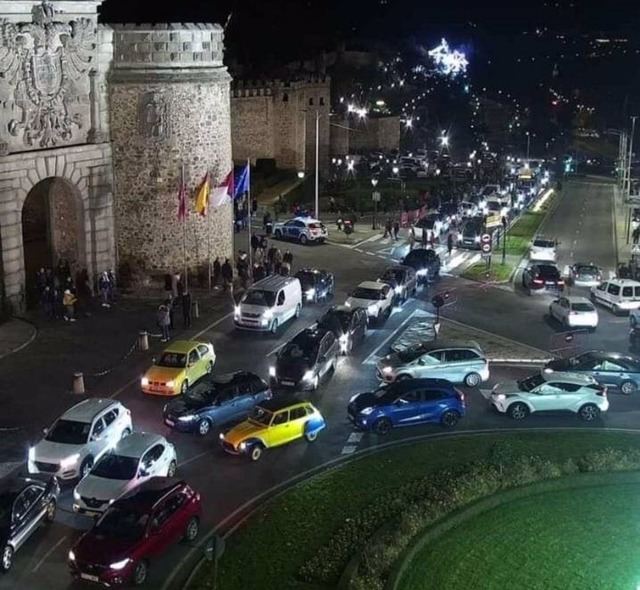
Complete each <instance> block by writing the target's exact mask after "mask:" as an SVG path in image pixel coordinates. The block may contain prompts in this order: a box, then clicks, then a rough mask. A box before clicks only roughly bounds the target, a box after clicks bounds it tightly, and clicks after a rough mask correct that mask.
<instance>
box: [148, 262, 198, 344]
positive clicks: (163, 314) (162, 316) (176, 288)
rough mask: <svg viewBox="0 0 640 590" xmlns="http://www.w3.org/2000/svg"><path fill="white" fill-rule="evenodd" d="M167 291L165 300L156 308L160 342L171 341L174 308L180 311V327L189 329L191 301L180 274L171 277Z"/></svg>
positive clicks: (191, 310)
mask: <svg viewBox="0 0 640 590" xmlns="http://www.w3.org/2000/svg"><path fill="white" fill-rule="evenodd" d="M166 287H168V288H167V290H168V291H169V296H168V297H167V299H166V300H165V301H164V302H163V303H161V304H160V305H159V306H158V311H157V318H156V319H157V323H158V326H159V327H160V330H161V332H162V338H161V341H162V342H168V341H169V340H170V339H171V331H172V330H173V329H174V321H173V320H174V317H173V316H174V312H175V310H176V308H180V309H181V311H182V325H183V327H184V328H185V329H187V328H190V327H191V317H192V313H193V300H192V298H191V293H190V292H189V290H188V289H187V287H186V285H185V284H184V282H183V281H182V276H181V275H180V273H175V274H173V275H171V277H170V280H167V285H166Z"/></svg>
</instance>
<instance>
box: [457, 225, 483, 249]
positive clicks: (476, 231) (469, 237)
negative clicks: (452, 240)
mask: <svg viewBox="0 0 640 590" xmlns="http://www.w3.org/2000/svg"><path fill="white" fill-rule="evenodd" d="M484 232H485V226H484V219H483V218H482V217H480V218H478V217H475V218H473V219H469V220H467V221H465V222H464V223H463V224H462V228H461V229H460V231H459V232H458V247H459V248H471V249H472V250H480V248H481V244H480V238H481V237H482V234H483V233H484Z"/></svg>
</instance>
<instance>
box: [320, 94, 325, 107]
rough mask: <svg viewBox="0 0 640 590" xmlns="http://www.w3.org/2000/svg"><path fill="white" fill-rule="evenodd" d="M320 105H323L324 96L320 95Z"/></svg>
mask: <svg viewBox="0 0 640 590" xmlns="http://www.w3.org/2000/svg"><path fill="white" fill-rule="evenodd" d="M320 105H321V106H324V96H321V97H320Z"/></svg>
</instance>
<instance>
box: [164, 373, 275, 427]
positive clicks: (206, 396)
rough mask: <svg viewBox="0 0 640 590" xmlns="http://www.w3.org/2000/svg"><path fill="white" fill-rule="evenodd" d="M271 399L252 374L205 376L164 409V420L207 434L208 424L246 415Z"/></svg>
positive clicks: (224, 421) (266, 387) (265, 387)
mask: <svg viewBox="0 0 640 590" xmlns="http://www.w3.org/2000/svg"><path fill="white" fill-rule="evenodd" d="M270 398H271V389H269V385H267V383H266V382H265V381H264V380H263V379H261V378H260V377H258V376H257V375H254V374H253V373H249V372H248V371H237V372H236V373H230V374H228V375H205V376H204V377H202V378H201V379H199V380H198V381H197V382H196V383H194V384H193V385H192V386H191V387H190V388H189V389H188V390H187V391H186V393H184V394H183V395H181V396H180V397H178V398H177V399H175V400H173V401H171V402H169V403H168V404H167V405H166V406H165V407H164V410H163V417H164V423H165V424H166V425H167V426H169V427H171V428H173V429H174V430H179V431H180V432H197V433H198V434H200V435H201V436H205V435H207V434H209V431H210V430H211V427H212V426H214V425H218V424H225V423H226V422H230V421H232V420H237V419H240V418H245V417H246V416H248V415H249V414H250V413H251V411H252V410H253V408H254V406H256V405H257V404H259V403H261V402H263V401H265V400H268V399H270Z"/></svg>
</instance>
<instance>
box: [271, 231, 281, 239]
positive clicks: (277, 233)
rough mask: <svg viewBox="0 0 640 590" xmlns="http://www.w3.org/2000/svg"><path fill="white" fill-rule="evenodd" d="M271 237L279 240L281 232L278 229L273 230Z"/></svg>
mask: <svg viewBox="0 0 640 590" xmlns="http://www.w3.org/2000/svg"><path fill="white" fill-rule="evenodd" d="M273 237H274V238H275V239H276V240H281V239H282V232H281V231H280V230H279V229H277V230H276V231H275V233H274V234H273Z"/></svg>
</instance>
